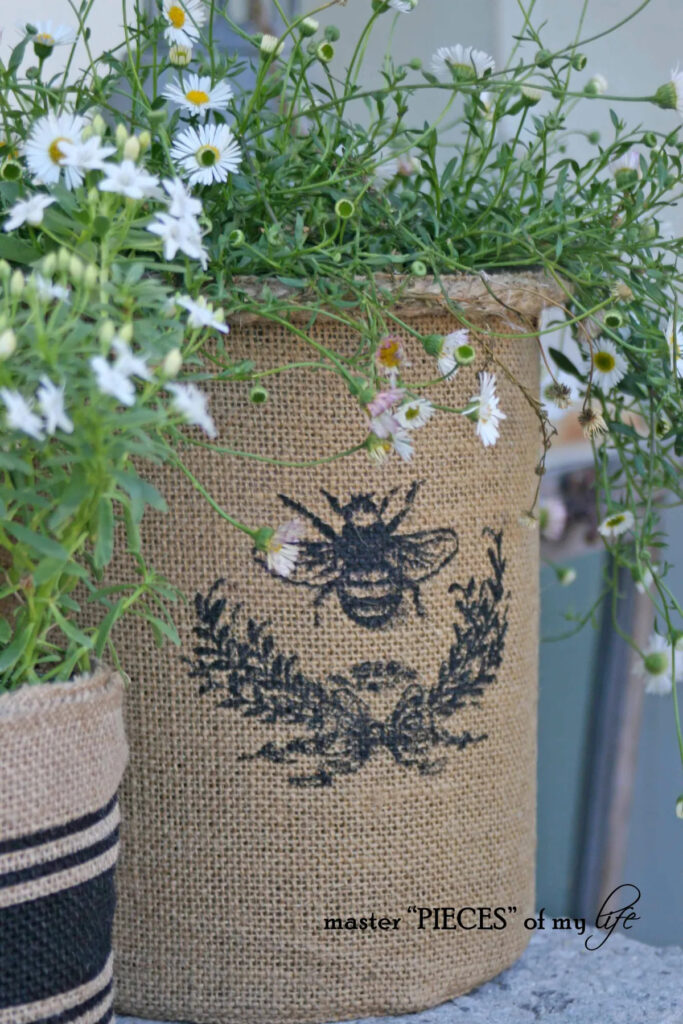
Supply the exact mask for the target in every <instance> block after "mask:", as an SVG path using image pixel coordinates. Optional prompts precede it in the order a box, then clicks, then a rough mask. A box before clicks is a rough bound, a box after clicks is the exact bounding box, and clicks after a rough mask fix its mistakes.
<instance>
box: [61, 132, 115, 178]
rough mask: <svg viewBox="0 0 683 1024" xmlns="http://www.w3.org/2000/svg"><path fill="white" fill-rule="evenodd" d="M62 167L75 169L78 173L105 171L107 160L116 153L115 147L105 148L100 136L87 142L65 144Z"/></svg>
mask: <svg viewBox="0 0 683 1024" xmlns="http://www.w3.org/2000/svg"><path fill="white" fill-rule="evenodd" d="M61 150H62V152H63V154H64V158H63V160H62V167H75V168H76V169H77V170H78V171H103V170H105V160H106V159H107V157H110V156H111V155H112V153H115V152H116V147H115V146H103V145H102V140H101V139H100V137H99V135H91V136H90V138H89V139H86V140H85V142H81V141H78V142H63V143H62V145H61Z"/></svg>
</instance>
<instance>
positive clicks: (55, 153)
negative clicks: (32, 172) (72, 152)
mask: <svg viewBox="0 0 683 1024" xmlns="http://www.w3.org/2000/svg"><path fill="white" fill-rule="evenodd" d="M60 142H71V139H67V138H66V136H64V135H60V136H59V137H58V138H56V139H53V140H52V142H51V143H50V145H49V148H48V151H47V152H48V155H49V157H50V160H52V163H53V164H58V165H59V164H61V162H62V160H63V159H64V156H65V154H64V153H63V152H62V150H61V149H60V147H59V143H60Z"/></svg>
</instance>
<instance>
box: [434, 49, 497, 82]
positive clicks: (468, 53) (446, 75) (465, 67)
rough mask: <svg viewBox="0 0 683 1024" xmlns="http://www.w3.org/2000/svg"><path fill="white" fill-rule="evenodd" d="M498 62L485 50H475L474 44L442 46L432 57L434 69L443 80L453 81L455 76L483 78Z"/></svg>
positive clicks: (460, 77)
mask: <svg viewBox="0 0 683 1024" xmlns="http://www.w3.org/2000/svg"><path fill="white" fill-rule="evenodd" d="M495 67H496V63H495V61H494V59H493V57H490V56H489V55H488V53H484V51H483V50H475V49H474V47H473V46H462V45H461V44H460V43H457V44H456V46H440V47H439V49H438V50H437V51H436V53H435V54H434V56H433V57H432V71H433V72H434V74H435V75H436V77H437V78H440V79H441V81H443V82H451V81H453V78H454V77H455V78H458V79H461V80H465V81H467V80H468V79H475V78H483V77H484V75H485V74H486V72H487V71H490V72H492V71H494V70H495Z"/></svg>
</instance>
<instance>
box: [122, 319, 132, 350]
mask: <svg viewBox="0 0 683 1024" xmlns="http://www.w3.org/2000/svg"><path fill="white" fill-rule="evenodd" d="M133 333H134V330H133V325H132V324H131V323H127V324H124V325H123V327H120V328H119V338H120V339H121V341H125V343H126V345H130V343H131V341H132V340H133Z"/></svg>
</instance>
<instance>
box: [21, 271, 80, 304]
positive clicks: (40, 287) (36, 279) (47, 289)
mask: <svg viewBox="0 0 683 1024" xmlns="http://www.w3.org/2000/svg"><path fill="white" fill-rule="evenodd" d="M29 280H30V282H31V283H32V285H33V287H34V288H35V290H36V295H37V296H38V298H39V299H42V300H43V302H49V301H50V300H51V299H56V300H57V302H68V301H69V295H70V294H71V291H70V290H69V288H66V287H65V286H64V285H63V284H54V282H53V281H50V280H48V278H46V277H43V275H42V274H38V273H35V274H34V275H33V276H32V277H31V278H29Z"/></svg>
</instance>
